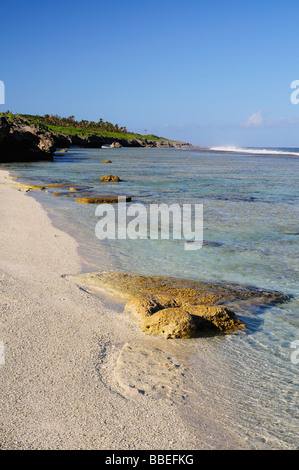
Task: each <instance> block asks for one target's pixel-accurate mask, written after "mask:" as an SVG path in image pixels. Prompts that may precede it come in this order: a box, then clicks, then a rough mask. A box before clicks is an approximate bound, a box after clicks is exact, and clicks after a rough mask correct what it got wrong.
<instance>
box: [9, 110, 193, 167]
mask: <svg viewBox="0 0 299 470" xmlns="http://www.w3.org/2000/svg"><path fill="white" fill-rule="evenodd" d="M38 118H40V119H38ZM152 137H153V138H148V136H140V135H139V134H132V133H129V134H128V133H126V134H123V135H122V134H121V133H119V132H105V131H103V132H101V131H99V130H95V131H93V129H92V128H87V129H86V128H84V129H83V128H81V127H80V126H79V127H61V126H53V125H46V124H45V121H44V118H41V117H39V116H31V115H14V114H11V113H2V114H1V115H0V163H7V162H24V161H39V160H51V159H52V158H53V155H54V153H55V151H56V150H57V149H59V148H62V149H66V148H69V147H72V146H75V147H82V148H101V147H102V146H110V147H112V148H119V147H156V148H182V147H191V145H190V144H189V143H186V142H179V141H173V140H167V139H164V138H161V137H157V136H152Z"/></svg>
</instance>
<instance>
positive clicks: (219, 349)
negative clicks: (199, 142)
mask: <svg viewBox="0 0 299 470" xmlns="http://www.w3.org/2000/svg"><path fill="white" fill-rule="evenodd" d="M107 159H109V160H111V161H112V163H110V164H104V163H101V162H102V161H103V160H107ZM2 167H3V168H5V169H8V170H9V171H10V172H11V174H12V175H15V176H18V177H20V180H18V181H20V182H30V183H32V184H38V185H42V184H49V183H64V182H67V183H70V184H71V186H74V187H77V188H82V193H86V192H87V193H90V194H96V195H97V194H99V195H103V194H106V195H116V196H119V195H126V196H130V197H131V198H132V203H140V204H143V205H144V206H145V207H149V205H150V204H161V203H165V204H168V205H170V204H180V205H182V204H202V205H203V239H204V244H203V246H202V248H201V249H199V250H185V249H184V246H185V243H184V240H176V239H169V240H162V239H158V240H153V239H150V238H148V239H142V240H131V239H126V240H117V239H115V240H112V239H109V240H99V239H98V238H97V237H96V235H95V228H96V224H97V222H98V220H99V218H98V217H97V216H96V215H95V208H96V207H95V206H94V205H82V204H77V203H76V202H75V201H74V199H75V198H72V197H64V194H63V195H62V196H60V197H54V196H53V194H54V193H55V192H64V190H63V188H52V189H49V192H48V193H47V192H45V191H37V192H32V193H28V194H30V195H32V196H33V197H35V198H36V199H37V200H39V201H40V202H41V204H42V205H43V207H44V208H45V209H46V210H47V211H48V214H49V215H50V217H51V218H52V220H53V223H54V224H55V225H57V226H58V227H59V228H61V229H63V230H66V231H67V232H69V233H70V234H71V235H73V236H74V238H76V240H77V241H78V244H79V253H80V255H81V258H82V272H93V271H103V270H105V271H109V270H112V271H118V272H131V273H136V274H144V275H165V276H170V277H179V278H184V279H194V280H199V281H206V282H227V283H237V284H244V285H249V286H255V287H258V288H264V289H271V290H278V291H281V292H283V293H284V294H288V295H289V296H290V300H289V301H288V302H286V303H283V304H278V305H275V306H268V307H267V308H265V307H263V308H259V307H258V306H256V305H255V306H252V305H251V306H244V305H243V304H241V303H240V305H239V308H238V311H236V310H235V311H236V314H237V315H238V316H239V318H241V320H242V321H244V323H245V324H246V334H244V333H241V332H240V333H239V332H238V333H235V334H232V335H226V336H216V337H205V338H194V339H191V340H174V341H177V344H178V350H180V348H181V352H182V353H183V350H184V354H185V353H186V350H188V365H189V367H190V370H191V371H192V373H191V376H192V384H190V390H191V389H192V393H190V397H192V412H189V416H188V418H189V420H190V422H192V426H194V429H195V431H196V422H197V420H199V419H202V416H203V415H204V416H206V418H207V419H208V418H209V419H211V420H213V421H214V422H219V423H222V424H223V426H225V427H226V428H227V429H229V430H230V432H234V433H236V435H237V436H240V439H243V440H245V441H246V442H247V443H248V445H249V446H250V447H251V448H253V449H260V448H261V449H296V448H298V423H299V421H298V417H299V416H298V371H299V332H298V326H299V325H298V323H299V322H298V319H299V286H298V272H299V262H298V260H299V256H298V251H299V249H298V241H299V214H298V208H299V204H298V203H299V192H298V188H299V149H241V148H223V147H215V148H213V149H197V148H192V149H186V150H185V149H184V150H183V149H154V148H120V149H80V148H71V149H69V150H68V152H67V153H59V152H57V153H56V154H55V157H54V161H53V162H36V163H22V164H6V165H2ZM105 174H113V175H118V176H119V177H120V178H121V180H122V181H121V182H119V183H100V182H98V181H97V180H98V179H99V178H100V177H101V176H103V175H105ZM51 196H53V197H51ZM66 255H67V254H66ZM184 348H185V349H184ZM297 351H298V354H297ZM203 357H204V358H205V359H204V360H203V359H202V358H203ZM190 399H191V398H190ZM211 410H212V411H213V412H212V411H211Z"/></svg>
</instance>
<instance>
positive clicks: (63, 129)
mask: <svg viewBox="0 0 299 470" xmlns="http://www.w3.org/2000/svg"><path fill="white" fill-rule="evenodd" d="M0 115H1V116H5V117H6V118H7V119H9V121H12V120H15V121H17V122H21V121H26V122H27V123H28V124H30V125H39V126H41V127H43V128H44V129H45V130H49V131H51V132H55V133H57V134H63V135H67V134H75V135H78V136H86V135H98V136H103V137H112V138H115V139H126V140H133V139H140V140H142V139H147V140H151V141H162V140H167V141H169V142H171V140H170V139H165V138H163V137H158V136H156V135H153V134H146V135H142V134H136V133H134V132H129V131H128V130H127V128H126V127H120V126H119V125H118V124H112V123H111V122H108V121H104V120H103V119H102V118H100V119H99V121H98V122H95V121H86V120H81V121H76V120H75V118H74V116H69V117H67V118H65V117H60V116H58V115H50V114H45V115H44V116H38V115H35V116H34V115H31V114H12V113H11V112H10V111H6V112H5V113H0Z"/></svg>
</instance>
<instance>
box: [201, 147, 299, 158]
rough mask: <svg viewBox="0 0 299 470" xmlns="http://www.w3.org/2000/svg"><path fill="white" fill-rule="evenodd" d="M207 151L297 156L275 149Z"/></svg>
mask: <svg viewBox="0 0 299 470" xmlns="http://www.w3.org/2000/svg"><path fill="white" fill-rule="evenodd" d="M209 150H212V151H214V152H234V153H250V154H256V155H294V156H299V153H298V152H292V151H288V150H276V149H270V148H268V149H260V148H242V147H233V146H227V147H209Z"/></svg>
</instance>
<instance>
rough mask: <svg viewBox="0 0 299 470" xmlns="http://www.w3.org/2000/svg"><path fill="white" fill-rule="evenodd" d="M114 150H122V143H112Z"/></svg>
mask: <svg viewBox="0 0 299 470" xmlns="http://www.w3.org/2000/svg"><path fill="white" fill-rule="evenodd" d="M110 147H111V148H112V149H120V148H121V143H120V142H112V144H111V145H110Z"/></svg>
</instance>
